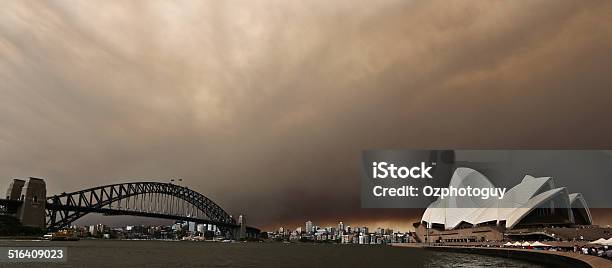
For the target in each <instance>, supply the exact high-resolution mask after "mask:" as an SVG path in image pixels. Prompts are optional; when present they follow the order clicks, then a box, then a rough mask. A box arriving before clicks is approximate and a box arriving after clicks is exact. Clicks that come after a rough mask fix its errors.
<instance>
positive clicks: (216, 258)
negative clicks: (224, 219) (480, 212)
mask: <svg viewBox="0 0 612 268" xmlns="http://www.w3.org/2000/svg"><path fill="white" fill-rule="evenodd" d="M47 246H48V247H67V250H68V252H67V256H68V261H67V262H65V263H56V264H52V265H50V264H49V263H45V264H36V263H28V264H25V265H24V264H18V265H19V267H25V266H27V267H106V268H115V267H117V268H118V267H453V268H456V267H544V266H538V265H536V264H533V263H529V262H524V261H520V260H512V259H507V258H496V257H489V256H482V255H472V254H462V253H445V252H435V251H428V250H424V249H417V248H396V247H390V246H378V245H371V246H370V245H337V244H307V243H304V244H283V243H216V242H191V241H119V240H81V241H74V242H58V241H11V240H0V247H47ZM0 266H2V267H10V266H9V265H7V264H6V263H0Z"/></svg>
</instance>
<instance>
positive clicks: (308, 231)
mask: <svg viewBox="0 0 612 268" xmlns="http://www.w3.org/2000/svg"><path fill="white" fill-rule="evenodd" d="M312 227H313V225H312V222H311V221H307V222H306V233H309V234H310V233H314V229H313V228H312Z"/></svg>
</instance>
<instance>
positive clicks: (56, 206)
mask: <svg viewBox="0 0 612 268" xmlns="http://www.w3.org/2000/svg"><path fill="white" fill-rule="evenodd" d="M145 194H163V195H166V196H173V197H176V198H179V199H182V200H184V201H186V202H188V203H190V204H191V205H193V206H195V207H196V208H197V209H199V210H200V211H201V212H202V214H203V215H205V216H206V219H203V218H189V217H186V216H184V215H183V216H180V215H177V216H169V215H164V214H159V213H150V212H137V211H122V210H117V209H112V208H111V205H112V204H113V203H115V202H118V201H120V200H123V199H126V198H129V197H132V196H139V195H145ZM45 208H46V213H47V229H49V230H58V229H61V228H64V227H66V226H68V225H70V224H71V223H72V222H74V221H75V220H77V219H79V218H81V217H83V216H85V215H86V214H88V213H92V212H93V213H105V214H107V215H134V216H145V217H158V218H168V219H183V220H190V221H194V222H201V223H210V224H214V225H217V226H219V227H223V228H224V229H225V228H231V227H236V226H237V224H236V220H235V219H234V218H232V217H231V216H230V215H229V214H228V213H227V212H225V210H223V209H222V208H221V207H220V206H219V205H217V204H215V203H214V202H213V201H212V200H210V199H209V198H207V197H206V196H204V195H202V194H200V193H198V192H196V191H194V190H191V189H189V188H187V187H183V186H180V185H176V184H171V183H162V182H133V183H120V184H111V185H104V186H98V187H94V188H89V189H85V190H81V191H77V192H72V193H62V194H60V195H54V196H51V197H47V203H46V206H45Z"/></svg>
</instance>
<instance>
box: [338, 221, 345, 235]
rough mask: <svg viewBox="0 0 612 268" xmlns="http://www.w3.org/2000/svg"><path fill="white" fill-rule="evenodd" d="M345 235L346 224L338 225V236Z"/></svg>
mask: <svg viewBox="0 0 612 268" xmlns="http://www.w3.org/2000/svg"><path fill="white" fill-rule="evenodd" d="M343 234H344V223H342V222H340V223H338V235H343Z"/></svg>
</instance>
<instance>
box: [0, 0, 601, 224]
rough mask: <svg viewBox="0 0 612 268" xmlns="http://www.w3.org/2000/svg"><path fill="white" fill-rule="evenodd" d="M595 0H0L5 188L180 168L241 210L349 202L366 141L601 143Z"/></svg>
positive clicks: (307, 212) (377, 144) (315, 210)
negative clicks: (13, 181) (26, 179)
mask: <svg viewBox="0 0 612 268" xmlns="http://www.w3.org/2000/svg"><path fill="white" fill-rule="evenodd" d="M611 9H612V3H610V2H607V1H601V2H599V1H589V2H577V1H555V2H554V3H553V2H550V1H495V2H490V1H481V2H447V1H422V2H413V1H377V2H376V3H374V2H372V1H334V2H331V3H330V1H308V2H305V3H301V2H298V1H293V2H288V1H243V2H239V1H210V2H203V1H194V2H190V1H184V2H164V1H160V2H155V1H151V2H140V1H135V2H126V1H105V2H96V3H92V2H87V1H82V2H71V3H69V4H68V3H65V2H61V1H58V2H34V1H32V2H27V1H19V2H9V3H4V4H3V8H2V9H0V81H2V82H1V83H0V93H1V94H2V96H1V97H0V126H1V128H0V150H1V151H2V154H0V177H2V178H5V180H3V181H0V186H3V188H4V187H6V185H7V182H8V179H9V178H11V177H16V176H41V177H45V178H47V182H48V185H49V186H48V188H49V192H50V193H57V192H61V191H71V190H77V189H81V188H85V187H90V186H94V185H99V184H107V183H111V182H120V181H128V180H140V178H145V179H147V180H163V179H166V178H169V177H182V178H184V180H185V182H186V184H187V185H188V186H189V187H191V188H193V189H196V190H198V191H200V192H202V193H204V194H206V195H208V196H209V197H211V198H212V199H213V200H215V201H217V202H218V203H219V204H220V205H222V206H223V207H225V208H227V209H228V210H229V211H230V212H232V213H236V214H237V213H246V214H247V218H248V219H249V222H252V223H253V224H258V225H262V226H270V225H272V224H276V223H278V222H288V223H293V222H301V221H303V220H304V219H305V218H306V217H307V218H310V219H314V220H319V221H335V219H336V218H344V219H352V220H356V221H358V220H361V221H376V220H378V219H387V218H393V219H406V220H408V219H412V218H414V217H416V215H417V214H418V213H419V212H418V211H412V210H406V211H404V210H362V209H359V188H358V176H357V171H358V166H357V165H358V162H359V161H358V159H359V157H360V152H361V150H363V149H372V148H431V147H435V148H516V147H522V148H558V147H562V148H585V147H587V148H599V147H606V148H610V146H611V145H612V144H611V142H610V139H609V137H610V136H611V134H612V128H611V127H610V124H609V123H608V121H609V114H611V112H612V109H611V108H610V107H609V103H610V101H611V100H612V93H611V92H610V86H611V85H612V76H610V75H609V73H610V71H611V69H612V68H611V67H610V62H612V53H610V51H611V48H612V29H611V28H610V27H609V25H610V23H612V13H611V12H609V11H610V10H611Z"/></svg>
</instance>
